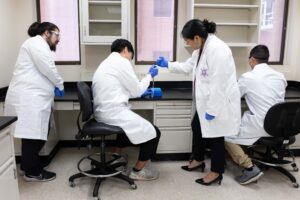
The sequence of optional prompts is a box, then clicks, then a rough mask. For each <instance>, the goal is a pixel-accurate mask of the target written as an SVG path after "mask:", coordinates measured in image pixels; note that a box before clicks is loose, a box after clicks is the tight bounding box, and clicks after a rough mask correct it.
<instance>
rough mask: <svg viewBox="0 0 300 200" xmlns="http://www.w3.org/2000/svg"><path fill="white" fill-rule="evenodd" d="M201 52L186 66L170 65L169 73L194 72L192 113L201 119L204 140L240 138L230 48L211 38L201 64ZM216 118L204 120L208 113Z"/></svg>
mask: <svg viewBox="0 0 300 200" xmlns="http://www.w3.org/2000/svg"><path fill="white" fill-rule="evenodd" d="M198 55H199V50H195V51H194V52H193V54H192V57H191V58H189V59H188V60H187V61H186V62H184V63H179V62H169V70H170V71H172V72H175V73H176V72H177V73H190V72H193V97H194V101H193V113H195V109H196V110H197V113H198V115H199V119H200V124H201V131H202V137H203V138H214V137H222V136H229V135H236V134H238V129H239V125H240V121H241V108H240V106H241V104H240V93H239V89H238V85H237V79H236V71H235V64H234V60H233V57H232V53H231V50H230V49H229V47H228V46H227V45H226V44H225V43H224V42H223V41H221V40H220V39H219V38H218V37H216V36H215V35H213V34H209V36H208V38H207V39H206V42H205V44H204V47H203V52H202V55H201V58H200V61H199V64H198V66H196V65H197V60H198ZM206 112H207V113H209V114H210V115H213V116H216V117H215V119H214V120H211V121H208V120H206V119H205V113H206Z"/></svg>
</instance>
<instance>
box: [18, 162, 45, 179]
mask: <svg viewBox="0 0 300 200" xmlns="http://www.w3.org/2000/svg"><path fill="white" fill-rule="evenodd" d="M49 164H50V161H46V162H42V163H41V166H42V168H43V170H44V169H47V168H48V167H49ZM18 173H19V175H20V176H24V175H25V171H24V169H23V168H22V165H20V169H19V170H18Z"/></svg>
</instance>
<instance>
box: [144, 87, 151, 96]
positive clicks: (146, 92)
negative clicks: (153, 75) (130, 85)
mask: <svg viewBox="0 0 300 200" xmlns="http://www.w3.org/2000/svg"><path fill="white" fill-rule="evenodd" d="M151 93H152V90H151V89H150V88H149V89H147V90H146V91H145V92H144V93H143V94H142V97H145V96H147V95H150V94H151Z"/></svg>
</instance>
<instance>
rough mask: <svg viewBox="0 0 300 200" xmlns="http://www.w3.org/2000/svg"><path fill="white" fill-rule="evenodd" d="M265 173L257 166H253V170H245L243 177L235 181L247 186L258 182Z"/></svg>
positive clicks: (236, 178)
mask: <svg viewBox="0 0 300 200" xmlns="http://www.w3.org/2000/svg"><path fill="white" fill-rule="evenodd" d="M263 174H264V173H263V172H262V171H261V170H260V169H259V168H258V167H257V166H256V165H253V167H252V170H251V171H248V170H246V169H245V170H243V173H242V175H240V176H237V177H235V180H236V181H237V182H238V183H239V184H241V185H247V184H249V183H252V182H257V180H258V179H259V178H260V177H261V176H262V175H263Z"/></svg>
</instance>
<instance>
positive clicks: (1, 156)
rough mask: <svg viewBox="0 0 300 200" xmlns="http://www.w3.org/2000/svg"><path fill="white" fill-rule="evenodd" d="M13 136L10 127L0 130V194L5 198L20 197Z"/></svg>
mask: <svg viewBox="0 0 300 200" xmlns="http://www.w3.org/2000/svg"><path fill="white" fill-rule="evenodd" d="M12 138H13V136H12V135H11V133H10V129H9V127H8V128H5V129H3V130H1V131H0V194H1V199H2V198H3V199H5V200H18V199H19V189H18V180H17V174H16V163H15V154H14V146H13V139H12Z"/></svg>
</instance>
